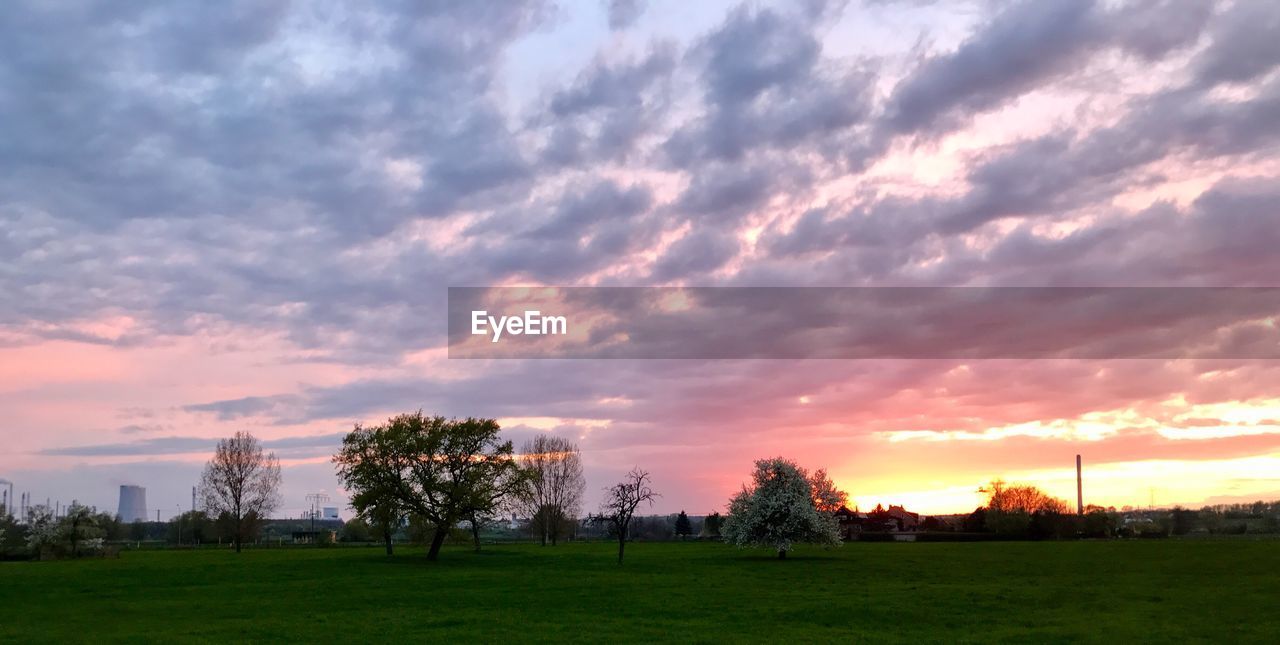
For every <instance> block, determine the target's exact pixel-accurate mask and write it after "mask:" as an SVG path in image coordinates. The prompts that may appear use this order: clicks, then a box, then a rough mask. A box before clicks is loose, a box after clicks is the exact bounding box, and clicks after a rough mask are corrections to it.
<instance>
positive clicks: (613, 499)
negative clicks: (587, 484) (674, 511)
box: [590, 467, 661, 564]
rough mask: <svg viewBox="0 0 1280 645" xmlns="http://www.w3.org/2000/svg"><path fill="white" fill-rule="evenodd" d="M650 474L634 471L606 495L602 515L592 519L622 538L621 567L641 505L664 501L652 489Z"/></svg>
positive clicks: (602, 503) (619, 556)
mask: <svg viewBox="0 0 1280 645" xmlns="http://www.w3.org/2000/svg"><path fill="white" fill-rule="evenodd" d="M649 484H650V480H649V473H648V471H645V470H641V469H640V468H638V467H637V468H632V469H631V472H629V473H627V476H626V477H625V478H623V480H622V481H620V482H618V483H616V484H614V485H613V486H611V487H609V488H608V489H607V490H606V491H605V496H604V499H603V500H602V501H601V502H600V513H599V514H597V515H592V516H591V518H590V519H591V521H592V522H596V523H600V524H605V525H607V526H609V528H610V530H612V531H613V532H614V534H615V535H616V536H617V537H618V564H622V555H623V552H624V551H625V550H626V547H627V539H628V538H629V537H630V536H629V531H630V530H631V518H632V517H634V516H635V514H636V509H637V508H639V507H640V505H641V504H645V503H647V504H649V505H650V506H652V505H653V500H655V499H657V498H658V497H661V495H659V494H657V493H655V492H654V491H653V488H652V487H651V486H650V485H649Z"/></svg>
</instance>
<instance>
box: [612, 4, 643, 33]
mask: <svg viewBox="0 0 1280 645" xmlns="http://www.w3.org/2000/svg"><path fill="white" fill-rule="evenodd" d="M603 2H604V4H605V8H606V10H607V13H608V16H609V28H610V29H612V30H614V31H621V30H623V29H626V28H628V27H630V26H632V25H634V24H635V23H636V21H637V20H639V19H640V16H641V15H642V14H644V10H645V8H646V6H647V5H648V4H649V3H648V2H647V0H603Z"/></svg>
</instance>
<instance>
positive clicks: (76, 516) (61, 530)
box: [27, 504, 103, 557]
mask: <svg viewBox="0 0 1280 645" xmlns="http://www.w3.org/2000/svg"><path fill="white" fill-rule="evenodd" d="M101 535H102V530H101V529H100V528H98V521H97V517H95V516H94V514H93V511H92V510H91V509H89V508H88V507H86V506H81V505H79V504H72V505H71V506H70V507H68V508H67V514H66V515H64V516H63V517H62V518H60V519H59V518H54V516H53V511H51V510H50V509H49V507H48V506H44V505H39V506H35V507H32V509H31V511H30V516H29V520H28V530H27V548H29V549H31V551H32V552H34V553H35V554H36V555H37V556H44V555H51V554H57V553H59V552H65V553H64V554H65V555H70V556H71V557H76V556H78V555H80V554H82V553H94V552H98V551H101V550H102V548H103V540H102V537H101Z"/></svg>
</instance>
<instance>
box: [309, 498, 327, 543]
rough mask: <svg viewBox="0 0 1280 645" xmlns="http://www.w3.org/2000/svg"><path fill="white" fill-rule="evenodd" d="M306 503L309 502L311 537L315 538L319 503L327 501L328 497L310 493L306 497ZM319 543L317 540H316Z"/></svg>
mask: <svg viewBox="0 0 1280 645" xmlns="http://www.w3.org/2000/svg"><path fill="white" fill-rule="evenodd" d="M307 501H308V502H311V537H312V538H313V539H315V538H316V517H317V516H318V515H320V503H321V502H327V501H329V496H328V495H325V494H324V493H310V494H308V495H307ZM316 541H317V542H319V540H318V539H316Z"/></svg>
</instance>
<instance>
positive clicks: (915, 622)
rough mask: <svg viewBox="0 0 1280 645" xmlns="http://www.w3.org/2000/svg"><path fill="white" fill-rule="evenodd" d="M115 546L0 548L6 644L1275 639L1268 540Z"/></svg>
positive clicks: (1275, 583) (1275, 570)
mask: <svg viewBox="0 0 1280 645" xmlns="http://www.w3.org/2000/svg"><path fill="white" fill-rule="evenodd" d="M612 549H613V547H612V545H609V544H573V545H562V546H559V547H547V548H541V547H537V546H526V545H518V546H494V547H486V552H484V553H481V554H473V553H471V552H469V551H467V550H465V549H462V548H452V549H446V550H445V551H444V553H442V554H441V559H440V561H439V562H436V563H429V562H427V561H426V560H425V558H424V556H423V551H422V549H420V548H399V549H398V550H399V553H398V554H397V555H396V556H395V557H394V558H386V557H385V556H383V555H382V554H381V551H380V550H378V549H376V548H331V549H275V550H271V549H264V550H251V551H246V552H245V553H243V554H240V555H238V556H237V555H236V554H234V553H231V552H228V551H208V550H206V551H195V552H193V551H158V552H126V553H124V554H122V556H121V557H120V558H119V559H117V560H81V561H64V562H10V563H0V608H2V609H0V616H3V619H0V642H33V641H46V642H54V641H57V642H66V641H69V640H72V641H74V640H94V641H125V640H127V641H131V642H137V641H156V642H159V641H170V642H171V641H175V640H177V641H219V642H227V641H245V640H254V641H283V640H289V641H298V640H314V641H318V642H319V641H324V642H378V641H391V640H395V641H401V642H403V641H414V642H417V641H422V640H433V641H434V640H443V639H446V638H458V639H465V640H471V641H477V640H479V641H483V642H490V641H498V640H510V641H528V640H575V641H593V642H599V641H606V640H608V641H619V640H621V641H649V642H655V641H659V642H661V641H672V640H674V641H700V642H712V641H717V642H724V641H729V642H735V641H773V642H797V641H803V642H810V641H826V642H830V641H840V642H884V641H915V642H921V641H925V642H939V641H945V642H955V641H984V642H986V641H991V640H1004V641H1018V642H1070V641H1081V640H1089V641H1104V640H1105V641H1111V642H1123V641H1132V640H1137V641H1142V642H1147V641H1156V640H1162V641H1166V642H1183V641H1186V640H1189V639H1195V640H1212V641H1237V642H1238V641H1259V642H1262V641H1269V642H1275V638H1276V635H1277V634H1280V612H1277V611H1276V607H1277V603H1280V542H1274V541H1271V542H1247V541H1209V540H1204V541H1175V540H1168V541H1124V542H1119V541H1117V542H1043V543H991V542H988V543H966V544H957V543H949V544H946V543H927V544H926V543H918V544H898V543H883V544H881V543H861V544H849V545H846V546H845V547H844V548H841V549H835V550H830V551H824V550H818V549H810V550H804V549H802V550H799V551H796V552H794V553H793V554H792V556H791V557H790V558H789V559H788V560H786V561H777V560H775V559H773V558H772V557H770V555H769V554H768V553H764V552H753V551H739V550H736V549H732V548H729V547H726V546H723V545H719V544H705V543H672V544H645V543H638V544H632V545H629V546H628V549H627V551H628V553H627V561H626V563H625V564H623V565H622V566H618V565H616V564H615V563H614V561H613V550H612Z"/></svg>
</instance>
